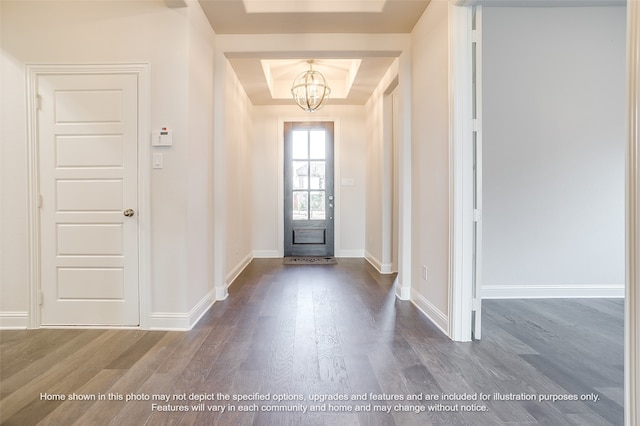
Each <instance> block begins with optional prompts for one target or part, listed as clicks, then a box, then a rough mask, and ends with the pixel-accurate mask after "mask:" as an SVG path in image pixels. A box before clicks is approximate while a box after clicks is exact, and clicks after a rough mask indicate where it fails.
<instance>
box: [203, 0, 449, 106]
mask: <svg viewBox="0 0 640 426" xmlns="http://www.w3.org/2000/svg"><path fill="white" fill-rule="evenodd" d="M429 1H430V0H199V3H200V5H201V6H202V9H203V10H204V12H205V15H206V16H207V19H208V20H209V22H210V23H211V27H212V28H213V30H214V32H215V33H216V34H218V35H239V34H252V35H258V34H303V33H314V34H328V33H335V34H345V37H349V35H348V34H355V33H361V34H385V33H389V34H408V33H410V32H411V31H412V30H413V27H414V26H415V24H416V22H417V21H418V19H419V18H420V16H422V13H423V12H424V10H425V9H426V7H427V5H428V4H429ZM436 1H445V0H436ZM335 49H336V50H335V55H334V56H333V57H331V54H328V53H326V52H325V54H324V55H323V57H322V58H313V57H312V54H311V53H309V52H298V53H297V56H296V57H292V56H291V55H290V54H287V55H283V56H282V57H274V55H273V52H264V53H261V52H255V53H254V54H252V55H250V56H247V55H246V54H245V55H242V56H241V57H236V56H234V55H228V60H229V62H230V64H231V66H232V67H233V69H234V71H235V73H236V75H237V76H238V79H239V80H240V83H241V84H242V86H243V88H244V89H245V91H246V92H247V95H248V96H249V99H250V100H251V102H252V103H253V104H254V105H279V104H280V105H282V104H287V105H288V104H291V105H293V100H292V99H291V95H290V88H291V84H292V83H293V80H294V78H295V77H296V75H298V74H299V73H300V72H302V71H304V70H306V69H307V68H308V65H307V60H309V59H314V60H315V64H314V68H315V69H317V70H318V71H320V72H322V73H323V74H324V75H325V77H326V78H327V80H328V83H329V85H330V87H331V89H332V94H331V98H330V100H329V102H330V103H331V104H334V105H335V104H347V105H362V104H364V103H365V102H366V101H367V99H369V97H370V96H371V93H372V92H373V90H374V89H375V88H376V86H377V85H378V83H379V82H380V79H381V78H382V77H383V76H384V74H385V72H386V71H387V70H388V69H389V67H390V66H391V64H392V63H393V61H394V59H395V56H393V55H388V54H385V55H383V56H374V57H372V56H366V57H363V56H357V55H354V56H349V57H345V54H344V52H341V51H340V45H339V44H337V45H336V46H335Z"/></svg>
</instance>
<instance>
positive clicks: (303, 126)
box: [283, 122, 335, 256]
mask: <svg viewBox="0 0 640 426" xmlns="http://www.w3.org/2000/svg"><path fill="white" fill-rule="evenodd" d="M296 130H304V131H307V132H308V131H312V130H324V131H325V133H330V136H329V137H328V138H327V139H328V140H330V142H329V145H330V150H329V151H327V152H326V156H325V158H324V160H325V164H326V165H328V167H327V168H326V169H325V173H326V174H325V176H326V185H325V186H326V187H325V188H324V192H325V194H326V198H325V214H326V216H325V219H320V220H313V219H310V220H308V221H301V222H298V221H294V220H290V219H289V218H288V216H289V215H290V214H292V211H290V210H289V209H290V208H291V207H292V201H293V199H292V191H293V188H290V186H289V185H290V184H291V182H292V181H290V182H289V184H288V183H287V182H286V181H285V183H284V189H285V194H284V203H285V204H284V212H285V218H284V219H285V224H284V230H285V233H284V254H285V256H305V255H308V256H333V255H334V251H335V247H334V235H335V234H334V206H335V203H334V192H333V191H334V186H335V182H334V177H335V175H334V169H335V162H334V158H333V155H334V149H333V139H334V129H333V122H305V123H292V122H287V123H286V124H285V129H284V131H285V137H284V139H285V152H284V156H285V160H286V161H287V164H286V165H285V166H284V168H283V173H284V175H285V177H287V174H288V172H287V170H288V167H289V164H288V162H289V161H292V160H293V159H292V158H289V155H291V153H289V154H287V150H286V147H287V142H286V141H287V139H289V138H292V137H293V132H294V131H296ZM307 136H308V134H307ZM312 161H313V159H312ZM289 173H290V171H289ZM288 177H289V179H291V178H292V176H288ZM309 177H310V176H309ZM310 182H311V181H310V179H309V184H310ZM309 189H311V188H310V187H308V188H307V191H308V190H309ZM308 203H309V204H310V203H311V199H309V200H308ZM309 211H310V210H309ZM296 225H297V226H296ZM296 231H298V232H314V231H324V238H323V239H324V243H320V244H316V243H314V244H311V243H307V244H304V243H303V244H296V242H295V240H296V237H295V235H297V232H296ZM315 238H317V235H316V236H315Z"/></svg>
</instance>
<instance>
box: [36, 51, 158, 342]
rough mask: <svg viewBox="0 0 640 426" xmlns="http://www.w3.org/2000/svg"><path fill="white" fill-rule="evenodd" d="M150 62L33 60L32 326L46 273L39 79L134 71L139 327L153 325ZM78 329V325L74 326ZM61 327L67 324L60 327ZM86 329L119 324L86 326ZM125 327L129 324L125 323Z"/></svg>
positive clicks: (38, 308) (131, 72)
mask: <svg viewBox="0 0 640 426" xmlns="http://www.w3.org/2000/svg"><path fill="white" fill-rule="evenodd" d="M149 68H150V66H149V64H145V63H134V64H96V65H87V64H77V65H62V64H28V65H27V67H26V74H27V88H26V97H27V98H26V105H27V188H28V192H27V201H28V206H27V212H28V224H29V226H28V237H27V240H28V249H29V266H28V272H29V312H28V328H40V327H41V324H42V318H41V312H40V300H41V296H40V294H41V285H42V282H41V274H40V207H39V205H40V185H39V182H40V175H39V172H40V169H39V162H38V155H39V148H38V138H39V135H38V107H39V99H38V78H39V77H41V76H46V75H73V74H82V75H87V74H133V75H135V76H136V77H137V80H138V141H137V143H138V164H137V165H138V215H137V216H138V292H139V307H138V309H139V315H140V324H139V325H138V326H137V327H126V328H142V329H147V328H149V317H150V313H151V304H150V300H151V287H150V279H149V277H150V276H151V260H150V259H151V258H150V253H151V250H150V247H151V238H150V234H149V232H150V229H151V227H150V218H151V215H150V211H149V206H150V205H151V202H150V201H151V200H150V191H149V188H150V177H151V174H150V165H149V158H150V157H151V143H150V141H149V137H148V135H150V134H151V133H150V126H149V122H150V119H149V118H150V110H151V109H150V105H151V91H150V79H149ZM71 327H74V326H71ZM56 328H64V327H62V326H56ZM84 328H116V327H112V326H109V327H96V326H86V327H84ZM118 328H120V327H118ZM123 328H124V327H123Z"/></svg>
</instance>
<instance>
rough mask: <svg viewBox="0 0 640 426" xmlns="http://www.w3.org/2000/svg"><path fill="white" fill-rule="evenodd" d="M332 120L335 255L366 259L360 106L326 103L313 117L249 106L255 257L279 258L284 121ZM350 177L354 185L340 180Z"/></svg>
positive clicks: (284, 109) (364, 136)
mask: <svg viewBox="0 0 640 426" xmlns="http://www.w3.org/2000/svg"><path fill="white" fill-rule="evenodd" d="M305 119H312V120H324V121H335V122H336V126H335V127H334V132H335V134H334V150H335V153H334V159H335V172H334V173H335V176H336V181H335V188H334V194H335V197H336V200H335V201H336V202H335V235H336V240H335V255H336V256H338V257H351V256H358V257H362V256H363V255H364V215H365V213H364V210H365V188H366V187H367V186H368V185H369V183H368V182H367V181H366V179H365V158H364V156H363V152H364V151H365V149H366V144H367V143H368V139H367V133H366V132H365V131H364V130H363V129H365V111H364V107H363V106H339V105H327V106H325V107H324V108H323V109H321V110H320V111H317V112H315V113H313V114H310V113H307V112H305V111H303V110H301V109H300V108H298V107H297V106H293V105H292V106H254V108H253V146H252V152H253V200H254V209H253V249H254V255H255V256H256V257H277V256H282V252H283V246H282V244H283V235H282V229H283V228H282V223H281V222H282V206H281V205H280V203H281V202H282V194H281V193H279V192H281V191H282V187H281V185H282V173H283V170H282V167H283V163H282V161H283V160H282V158H281V156H282V155H283V154H282V144H283V133H282V128H281V123H282V122H283V121H303V120H305ZM343 178H346V179H353V183H354V185H353V186H343V185H341V179H343Z"/></svg>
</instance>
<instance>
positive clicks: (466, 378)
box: [0, 259, 624, 426]
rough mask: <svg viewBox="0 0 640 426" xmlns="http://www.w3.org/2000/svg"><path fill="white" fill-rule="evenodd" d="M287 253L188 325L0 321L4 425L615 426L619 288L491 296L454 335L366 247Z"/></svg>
mask: <svg viewBox="0 0 640 426" xmlns="http://www.w3.org/2000/svg"><path fill="white" fill-rule="evenodd" d="M281 263H282V261H281V260H277V259H268V260H267V259H259V260H254V261H253V262H252V263H251V264H250V265H249V266H248V267H247V269H246V270H245V271H244V272H243V273H242V274H241V276H240V277H239V278H238V280H237V281H236V282H235V283H234V284H233V286H232V287H231V288H230V289H229V294H230V295H229V298H228V299H227V300H225V301H223V302H217V303H215V305H214V306H213V307H212V308H211V310H210V311H209V312H208V313H207V314H206V315H205V316H204V317H203V318H202V319H201V321H200V322H199V323H198V324H197V326H196V327H195V328H194V329H193V330H192V331H190V332H163V331H137V330H133V331H132V330H129V331H126V330H27V331H2V332H0V357H1V358H0V379H1V380H0V398H1V399H0V420H1V423H2V424H6V425H20V426H25V425H33V424H42V425H71V424H78V425H107V424H113V425H145V424H146V425H164V424H167V425H168V424H180V425H203V424H208V425H211V424H219V425H251V424H254V425H421V426H422V425H467V424H468V425H500V424H510V425H519V424H527V425H531V424H534V425H535V424H545V425H554V426H561V425H580V426H585V425H622V424H623V418H622V416H623V409H622V401H623V305H624V302H623V300H595V299H594V300H510V301H485V302H484V316H483V321H484V323H483V326H484V328H483V330H484V335H483V340H482V341H481V342H475V343H465V344H461V343H454V342H451V341H450V340H449V339H448V338H446V337H445V336H444V335H443V334H442V333H441V332H440V331H439V330H438V329H437V328H436V327H435V326H433V325H432V324H431V323H430V322H429V321H428V320H426V319H425V318H424V317H423V316H422V314H421V313H420V312H419V311H418V310H417V309H416V308H415V307H414V306H413V305H412V304H411V303H409V302H402V301H398V300H396V298H395V297H394V294H393V291H392V277H388V276H380V275H378V274H377V273H376V272H375V271H374V269H373V268H372V267H371V266H369V265H368V264H367V263H366V261H364V260H361V259H340V261H339V264H338V265H331V266H299V265H296V266H283V265H282V264H281ZM74 394H75V395H79V396H85V397H87V398H93V397H95V398H96V399H97V400H84V401H83V400H80V401H72V400H70V399H69V398H70V396H71V397H74ZM592 394H593V395H595V396H597V398H598V400H597V401H580V400H578V401H572V400H564V399H565V398H569V399H571V398H575V397H577V398H578V399H580V398H581V397H583V398H584V397H586V396H588V395H592ZM60 395H64V396H65V400H64V401H60V400H51V398H60ZM161 395H167V396H168V397H169V401H168V402H166V401H161V400H160V398H161V397H160V396H161ZM443 395H444V396H453V397H454V398H457V400H452V401H443V400H442V397H443ZM554 395H555V398H556V401H553V400H551V401H540V399H546V398H554ZM227 396H228V398H229V400H226V397H227ZM234 396H235V397H236V398H238V397H240V398H244V399H245V400H243V401H234V400H233V399H234ZM436 396H437V397H438V398H439V400H437V401H436V400H435V398H436ZM147 397H148V398H149V399H150V400H148V401H147V400H145V401H129V402H126V401H125V399H127V398H138V399H139V398H147ZM154 397H155V398H156V399H157V400H156V401H153V400H151V399H152V398H154ZM196 397H197V398H201V399H204V398H207V400H204V401H203V402H204V405H201V406H199V404H198V401H196V400H195V399H194V398H196ZM260 397H263V398H266V397H269V399H268V400H264V401H259V400H256V398H260ZM400 397H402V398H403V399H402V400H400V401H394V400H390V398H400ZM100 398H104V399H103V400H99V399H100ZM119 398H123V400H120V399H119ZM183 398H184V399H183ZM322 398H325V400H324V401H322V400H321V399H322ZM340 398H347V400H339V399H340ZM355 398H361V399H359V400H354V399H355ZM374 398H378V399H376V400H374ZM385 398H386V399H385ZM410 398H414V399H416V400H409V399H410ZM462 398H476V399H475V400H468V399H462ZM481 398H486V399H485V400H481ZM505 398H511V400H501V399H505ZM558 398H559V400H558ZM279 399H280V401H278V400H279ZM313 399H317V401H314V400H313ZM518 399H520V400H518ZM521 399H529V400H521ZM153 404H156V405H155V406H154V405H153ZM154 407H155V408H156V409H154ZM158 407H161V408H164V409H171V410H178V409H180V408H179V407H183V408H184V407H186V409H188V410H189V411H187V412H181V411H158V410H157V408H158ZM199 407H202V408H203V409H204V411H195V410H196V409H197V408H199ZM210 408H211V409H214V410H220V409H222V408H224V410H225V411H224V412H219V411H209V409H210ZM311 408H316V409H317V411H313V412H312V411H310V410H311ZM234 409H235V410H234ZM242 409H244V410H255V411H241V410H242ZM438 409H439V410H440V411H429V410H438ZM232 410H233V411H232ZM305 410H306V412H305ZM355 410H361V411H358V412H356V411H355ZM369 410H370V411H369ZM374 410H378V411H375V412H374ZM422 410H425V411H422ZM445 410H452V411H445ZM462 410H486V411H462Z"/></svg>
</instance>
